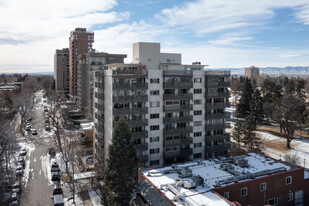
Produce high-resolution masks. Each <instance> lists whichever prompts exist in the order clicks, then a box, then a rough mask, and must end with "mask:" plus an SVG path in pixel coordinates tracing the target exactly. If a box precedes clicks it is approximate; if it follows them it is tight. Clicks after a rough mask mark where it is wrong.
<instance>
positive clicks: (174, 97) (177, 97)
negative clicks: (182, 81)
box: [163, 94, 193, 100]
mask: <svg viewBox="0 0 309 206" xmlns="http://www.w3.org/2000/svg"><path fill="white" fill-rule="evenodd" d="M192 98H193V94H163V100H180V99H181V100H185V99H192Z"/></svg>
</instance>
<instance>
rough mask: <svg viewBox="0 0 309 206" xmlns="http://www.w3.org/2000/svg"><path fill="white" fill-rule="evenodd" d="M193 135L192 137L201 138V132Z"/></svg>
mask: <svg viewBox="0 0 309 206" xmlns="http://www.w3.org/2000/svg"><path fill="white" fill-rule="evenodd" d="M193 135H194V137H201V136H202V132H194V133H193Z"/></svg>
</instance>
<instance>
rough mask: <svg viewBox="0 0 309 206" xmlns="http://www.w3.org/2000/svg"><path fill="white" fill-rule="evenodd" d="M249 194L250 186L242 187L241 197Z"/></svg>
mask: <svg viewBox="0 0 309 206" xmlns="http://www.w3.org/2000/svg"><path fill="white" fill-rule="evenodd" d="M247 195H248V188H247V187H244V188H241V189H240V197H246V196H247Z"/></svg>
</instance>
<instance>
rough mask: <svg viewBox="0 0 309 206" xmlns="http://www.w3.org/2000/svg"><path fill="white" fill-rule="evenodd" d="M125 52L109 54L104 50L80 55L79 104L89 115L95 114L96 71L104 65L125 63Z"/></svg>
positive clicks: (78, 77)
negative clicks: (94, 76)
mask: <svg viewBox="0 0 309 206" xmlns="http://www.w3.org/2000/svg"><path fill="white" fill-rule="evenodd" d="M126 57H127V55H124V54H108V53H104V52H100V53H96V52H90V53H87V54H80V55H78V57H77V58H78V65H77V104H78V106H79V107H80V108H81V109H83V110H84V111H85V114H86V116H87V117H89V118H92V116H93V115H92V114H93V85H94V81H93V75H94V71H97V70H103V69H104V68H105V66H104V65H106V64H112V63H123V61H124V58H126Z"/></svg>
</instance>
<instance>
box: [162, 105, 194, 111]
mask: <svg viewBox="0 0 309 206" xmlns="http://www.w3.org/2000/svg"><path fill="white" fill-rule="evenodd" d="M192 109H193V104H185V105H165V106H164V107H163V111H164V112H173V111H190V110H192Z"/></svg>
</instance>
